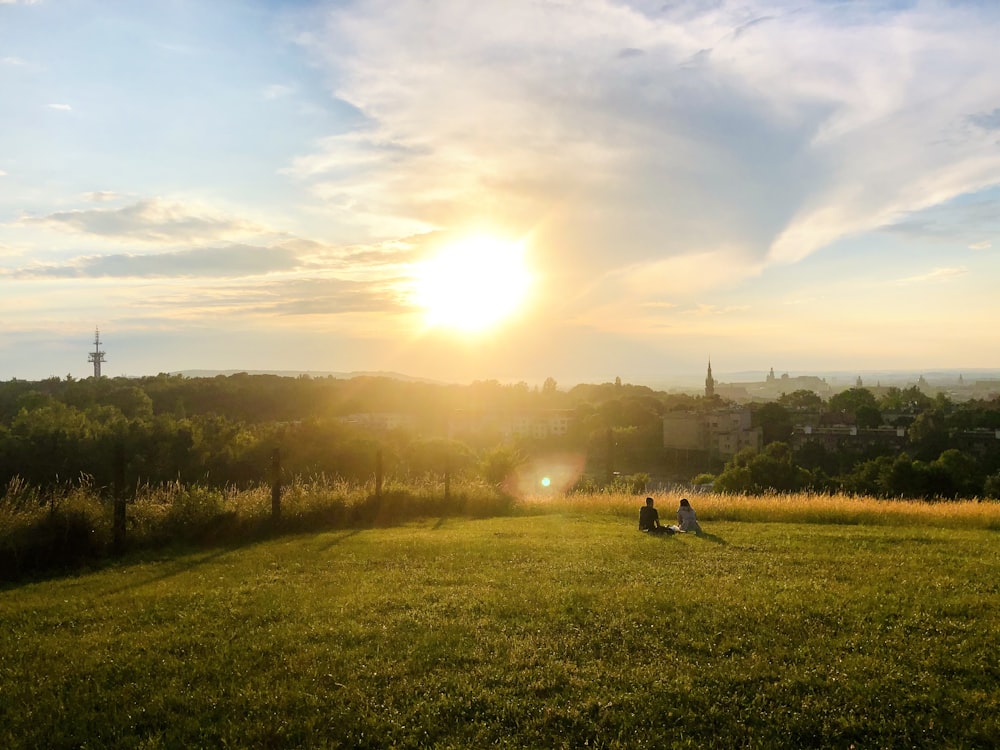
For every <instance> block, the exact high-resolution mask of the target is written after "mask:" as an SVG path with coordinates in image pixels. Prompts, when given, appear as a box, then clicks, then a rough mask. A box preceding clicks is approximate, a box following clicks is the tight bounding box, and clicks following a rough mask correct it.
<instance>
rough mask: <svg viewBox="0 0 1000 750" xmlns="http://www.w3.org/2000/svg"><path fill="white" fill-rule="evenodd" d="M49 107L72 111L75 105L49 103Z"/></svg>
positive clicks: (60, 110) (61, 110)
mask: <svg viewBox="0 0 1000 750" xmlns="http://www.w3.org/2000/svg"><path fill="white" fill-rule="evenodd" d="M47 106H48V108H49V109H54V110H57V111H59V112H72V111H73V107H72V106H71V105H69V104H49V105H47Z"/></svg>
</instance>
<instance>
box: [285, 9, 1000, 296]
mask: <svg viewBox="0 0 1000 750" xmlns="http://www.w3.org/2000/svg"><path fill="white" fill-rule="evenodd" d="M553 14H555V15H556V16H557V17H558V22H557V23H553ZM998 22H1000V9H998V8H995V7H993V6H992V5H969V6H963V8H962V10H961V12H958V11H955V12H950V11H948V10H947V9H944V8H943V7H940V6H938V5H937V4H918V5H915V6H910V5H905V6H892V5H879V6H878V7H876V6H874V5H867V4H866V5H848V6H845V5H842V4H818V3H817V4H805V5H800V6H796V7H794V8H793V7H792V6H791V5H789V4H787V3H784V2H780V1H778V0H771V1H765V0H758V1H757V2H751V3H746V2H743V0H740V1H739V2H737V0H719V1H718V2H712V3H708V4H668V5H665V6H660V5H657V6H656V9H655V10H653V9H651V8H647V7H646V5H644V4H640V3H612V2H605V1H604V0H586V1H583V2H579V3H573V4H568V5H560V6H559V7H558V8H556V9H553V8H552V7H550V6H547V5H542V4H533V3H514V4H510V5H505V6H504V8H503V12H502V13H501V12H497V10H496V6H492V5H490V4H477V5H476V6H475V7H474V8H469V7H468V6H467V5H466V4H462V5H461V10H460V11H459V6H458V5H457V4H456V3H455V2H453V1H452V0H430V1H429V2H419V3H418V2H409V1H407V0H399V1H394V2H392V3H391V4H390V3H388V2H378V1H375V2H371V3H364V4H351V5H346V6H340V7H337V8H336V9H334V10H331V11H330V12H329V15H328V17H327V23H326V24H325V25H324V26H321V27H318V28H317V29H311V30H310V34H308V35H304V36H303V37H302V40H303V44H305V45H306V46H308V47H309V48H310V49H311V51H312V52H314V53H315V55H316V56H317V57H318V58H319V59H322V60H325V61H326V63H327V64H328V65H329V66H330V69H331V71H334V72H335V73H336V76H335V79H336V80H337V82H338V83H337V87H336V89H335V91H334V92H333V93H334V94H335V95H336V96H337V97H339V98H341V99H343V100H346V101H347V102H349V103H351V104H352V105H353V106H355V107H356V108H357V109H358V110H360V111H361V112H362V113H363V114H364V115H365V116H366V117H367V120H366V123H367V124H366V126H365V129H364V130H359V131H355V132H350V133H346V134H336V135H331V136H330V137H329V138H328V139H326V140H325V141H324V142H323V143H322V144H321V147H320V148H318V149H317V150H315V151H314V152H312V153H308V154H303V155H301V156H300V157H299V158H298V159H297V160H296V161H295V163H294V165H293V167H292V169H291V174H293V175H294V176H296V177H298V178H299V179H301V180H303V181H304V182H306V183H308V184H310V185H311V186H312V188H313V190H314V191H315V193H316V195H317V196H319V197H320V198H321V199H322V200H324V201H326V202H327V204H328V205H329V206H330V208H331V211H334V212H335V214H336V215H337V216H338V217H343V220H344V221H352V220H357V219H359V218H363V219H364V220H366V221H369V222H370V223H372V224H374V223H376V222H377V221H381V222H382V225H383V226H387V225H389V223H391V222H395V223H396V224H398V225H400V226H407V225H409V226H412V227H445V226H455V225H457V224H460V223H462V222H470V221H477V220H482V219H483V218H484V217H489V218H490V219H491V220H493V221H495V222H497V223H498V224H500V225H505V226H514V227H521V228H524V229H526V230H529V229H530V230H534V231H536V232H537V233H538V236H539V237H540V238H541V239H542V240H543V242H541V243H540V244H541V245H543V246H544V247H547V248H557V249H554V250H552V251H551V252H552V253H553V256H554V257H553V258H552V266H553V268H554V267H556V266H557V265H558V266H559V267H560V268H563V269H567V268H571V267H572V268H579V269H584V268H586V269H587V272H588V273H589V274H591V275H593V274H594V273H602V272H611V271H614V270H615V269H616V268H621V267H622V266H635V267H636V268H641V266H642V265H648V264H657V263H660V262H662V260H663V259H664V258H675V257H693V256H697V255H703V254H706V253H717V252H719V251H718V248H728V250H727V251H725V252H726V257H727V259H728V260H729V261H730V264H734V265H735V266H738V267H739V268H741V269H742V274H743V276H744V278H745V277H749V276H753V275H755V274H757V273H759V272H760V269H761V267H762V266H765V265H767V264H773V263H790V262H796V261H799V260H801V259H803V258H805V257H807V256H809V255H811V254H812V253H814V252H815V251H816V250H818V249H820V248H822V247H825V246H828V245H830V244H832V243H833V242H835V241H836V240H838V239H841V238H843V237H846V236H849V235H854V234H857V233H861V232H865V231H870V230H872V229H875V228H878V227H880V226H884V225H887V224H891V223H892V222H894V221H895V220H897V219H898V218H899V217H900V216H901V215H904V214H906V213H907V212H915V211H920V210H923V209H926V208H927V207H930V206H934V205H937V204H940V203H941V202H943V201H947V200H949V199H950V198H953V197H954V196H956V195H960V194H962V193H965V192H969V191H972V190H976V189H979V188H982V187H984V186H986V185H989V184H992V183H994V182H995V181H996V179H997V178H996V175H997V174H1000V152H998V151H997V149H996V147H995V144H994V143H993V141H994V140H995V136H993V135H992V134H990V133H988V132H986V131H984V130H983V128H984V127H985V126H987V125H990V124H991V123H992V121H993V120H992V117H993V114H994V110H995V108H996V103H997V102H998V101H1000V79H998V78H997V77H996V76H995V75H994V74H993V71H994V70H996V69H1000V46H998V45H996V44H995V33H994V32H995V30H996V28H997V25H998ZM414 28H420V29H421V30H422V31H421V33H420V34H414V33H413V29H414ZM431 39H433V40H434V42H433V44H430V43H428V41H427V40H431ZM693 60H697V64H692V61H693ZM789 71H795V74H794V75H789ZM984 113H985V114H984ZM970 123H971V124H975V127H973V128H971V129H970ZM565 245H569V246H572V248H573V254H572V255H573V258H574V259H575V261H576V263H575V264H574V265H572V266H571V265H570V264H567V263H565V262H563V261H564V260H565V257H563V256H562V255H561V253H562V252H563V251H562V250H560V249H558V248H559V246H565ZM611 247H613V248H615V251H614V252H613V253H608V252H607V249H608V248H611ZM566 252H567V253H568V251H566ZM555 256H560V257H555ZM721 266H722V263H720V264H717V265H716V266H714V268H716V269H718V268H720V267H721ZM570 272H571V271H570ZM639 273H641V272H639ZM679 283H680V284H683V282H682V281H681V282H679ZM709 283H710V281H709Z"/></svg>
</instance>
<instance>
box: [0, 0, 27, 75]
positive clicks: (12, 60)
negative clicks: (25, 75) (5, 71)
mask: <svg viewBox="0 0 1000 750" xmlns="http://www.w3.org/2000/svg"><path fill="white" fill-rule="evenodd" d="M0 1H2V0H0ZM0 64H2V65H16V66H17V67H25V66H27V64H28V63H27V61H26V60H22V59H21V58H20V57H0Z"/></svg>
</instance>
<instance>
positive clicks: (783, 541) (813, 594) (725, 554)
mask: <svg viewBox="0 0 1000 750" xmlns="http://www.w3.org/2000/svg"><path fill="white" fill-rule="evenodd" d="M629 503H631V504H630V505H629V506H628V507H629V512H628V516H627V517H626V516H625V514H624V513H621V512H611V513H607V512H601V511H600V510H599V509H595V508H590V509H589V510H586V511H584V512H569V511H566V510H563V509H560V510H557V511H554V512H546V511H545V510H544V508H535V510H534V514H533V515H520V516H512V517H503V518H492V519H483V520H465V519H431V520H427V521H422V522H414V523H410V524H407V525H405V526H400V527H396V528H388V529H365V530H342V531H330V532H320V533H315V534H301V535H296V536H286V537H282V538H278V539H273V540H269V541H265V542H259V543H256V544H253V545H250V546H244V547H240V548H232V549H224V548H217V549H212V550H205V551H199V552H196V553H178V554H167V553H166V552H160V553H157V554H156V555H152V554H149V553H147V554H146V556H144V557H131V558H128V559H126V560H124V561H121V562H119V563H116V564H114V565H111V566H109V567H105V568H102V569H99V570H96V571H92V572H88V573H85V574H81V575H78V576H73V577H67V578H60V579H52V580H47V581H41V582H35V583H29V584H21V585H17V586H8V587H6V588H4V589H0V746H2V747H6V748H21V747H23V748H40V747H46V748H84V747H86V748H112V747H114V748H135V747H142V748H161V747H162V748H180V747H184V748H187V747H253V748H259V747H261V748H262V747H343V748H354V747H372V748H375V747H379V748H381V747H398V748H409V747H414V748H415V747H441V748H467V747H477V748H478V747H508V748H521V747H539V748H558V747H565V748H582V747H596V748H601V747H619V748H643V747H648V748H662V747H724V748H730V747H761V748H772V747H789V748H792V747H794V748H801V747H834V748H849V747H857V748H876V747H927V748H932V747H933V748H943V747H954V748H960V747H961V748H964V747H996V746H998V745H1000V652H998V648H997V644H998V643H1000V546H998V542H1000V539H998V537H997V532H996V530H994V529H992V528H962V527H959V528H955V527H954V526H952V527H951V528H948V527H947V526H948V524H938V525H934V524H932V523H920V524H917V523H913V522H910V523H896V524H889V523H887V524H882V525H860V524H856V523H855V524H837V523H830V522H825V523H790V522H785V523H774V522H766V521H759V520H758V521H753V522H746V521H733V520H724V514H723V513H713V511H712V507H711V506H710V505H706V506H704V507H706V511H705V512H700V515H701V517H702V519H703V524H702V525H703V527H704V528H705V531H706V532H708V534H707V535H706V536H702V537H695V536H693V535H685V536H676V537H668V538H655V537H649V536H646V535H643V534H641V533H640V532H638V531H636V530H635V528H634V518H632V515H633V513H632V511H631V506H632V505H635V509H636V510H637V508H638V501H637V500H629ZM664 507H667V508H669V507H670V506H669V505H666V506H664ZM702 507H703V506H700V505H699V506H698V508H699V511H701V510H702ZM991 512H992V511H991ZM713 516H715V517H714V518H713ZM987 525H990V526H991V525H992V524H991V523H990V524H987ZM959 526H961V524H959Z"/></svg>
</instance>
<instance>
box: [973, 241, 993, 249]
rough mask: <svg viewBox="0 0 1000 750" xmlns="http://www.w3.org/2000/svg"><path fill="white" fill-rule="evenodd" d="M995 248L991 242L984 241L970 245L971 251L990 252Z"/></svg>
mask: <svg viewBox="0 0 1000 750" xmlns="http://www.w3.org/2000/svg"><path fill="white" fill-rule="evenodd" d="M991 247H993V243H992V242H990V241H989V240H983V241H981V242H973V243H972V244H970V245H969V249H970V250H989V249H990V248H991Z"/></svg>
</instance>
